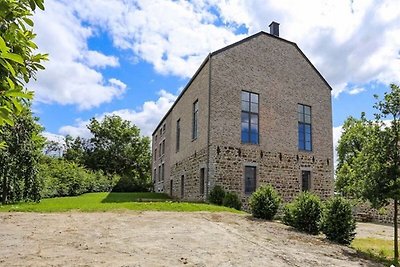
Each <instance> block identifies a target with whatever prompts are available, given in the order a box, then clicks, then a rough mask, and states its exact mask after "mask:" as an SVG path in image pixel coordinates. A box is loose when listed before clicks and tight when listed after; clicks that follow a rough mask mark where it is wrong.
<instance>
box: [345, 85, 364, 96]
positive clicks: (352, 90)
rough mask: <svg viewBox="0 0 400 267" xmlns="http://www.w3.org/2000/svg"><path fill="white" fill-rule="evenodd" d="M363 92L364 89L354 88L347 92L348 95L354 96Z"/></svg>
mask: <svg viewBox="0 0 400 267" xmlns="http://www.w3.org/2000/svg"><path fill="white" fill-rule="evenodd" d="M364 91H365V88H362V87H356V88H353V89H351V90H349V91H348V93H349V95H356V94H359V93H362V92H364Z"/></svg>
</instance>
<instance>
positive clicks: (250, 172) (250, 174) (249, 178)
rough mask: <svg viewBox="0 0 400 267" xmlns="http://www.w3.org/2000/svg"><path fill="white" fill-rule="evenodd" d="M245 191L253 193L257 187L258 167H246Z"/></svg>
mask: <svg viewBox="0 0 400 267" xmlns="http://www.w3.org/2000/svg"><path fill="white" fill-rule="evenodd" d="M244 179H245V181H244V182H245V193H252V192H254V190H255V187H256V168H255V167H245V177H244Z"/></svg>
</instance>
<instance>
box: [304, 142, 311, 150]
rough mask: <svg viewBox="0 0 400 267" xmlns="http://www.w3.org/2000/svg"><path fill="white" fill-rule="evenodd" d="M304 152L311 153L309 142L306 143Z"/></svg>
mask: <svg viewBox="0 0 400 267" xmlns="http://www.w3.org/2000/svg"><path fill="white" fill-rule="evenodd" d="M305 150H307V151H311V142H306V145H305Z"/></svg>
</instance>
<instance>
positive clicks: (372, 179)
mask: <svg viewBox="0 0 400 267" xmlns="http://www.w3.org/2000/svg"><path fill="white" fill-rule="evenodd" d="M390 89H391V90H390V91H389V92H387V93H385V94H384V98H383V100H380V101H378V102H377V103H376V104H375V105H374V107H375V108H376V109H377V111H378V113H377V114H375V117H376V118H375V121H374V122H369V123H366V124H365V125H364V128H362V127H361V128H362V130H361V133H360V135H361V134H362V135H364V137H365V140H364V142H363V143H362V147H361V148H360V150H359V151H358V152H357V153H356V154H355V155H353V154H352V150H351V149H349V148H347V149H345V150H344V151H343V154H339V162H340V161H343V162H345V163H346V164H347V166H346V165H345V164H343V165H340V166H338V167H339V168H338V170H337V173H338V174H340V175H341V176H342V177H341V179H342V180H343V181H346V184H347V185H346V186H347V188H351V187H353V188H356V187H359V188H360V190H359V193H360V194H359V195H360V197H362V198H363V199H366V200H369V201H370V202H371V203H372V205H373V206H374V207H375V208H379V207H382V206H385V205H387V204H389V202H390V201H392V202H393V207H394V214H393V222H394V242H393V243H394V258H395V261H396V262H398V258H399V252H398V218H397V215H398V202H399V196H400V148H399V145H400V140H399V136H400V133H399V131H400V88H399V86H398V85H395V84H391V85H390ZM375 97H376V98H377V99H378V97H377V96H375ZM384 120H386V123H385V122H384ZM363 131H365V132H363ZM365 133H367V134H365ZM346 135H347V132H346V131H345V133H344V136H346ZM364 137H362V139H363V138H364ZM354 138H356V137H354ZM357 138H361V137H360V136H359V135H358V136H357ZM341 142H342V140H341V141H340V143H341ZM340 143H339V144H340ZM345 156H348V157H347V158H346V157H345ZM349 159H351V160H349ZM346 169H347V170H346ZM343 184H345V183H343ZM339 187H340V188H342V186H341V185H339ZM353 191H357V190H353Z"/></svg>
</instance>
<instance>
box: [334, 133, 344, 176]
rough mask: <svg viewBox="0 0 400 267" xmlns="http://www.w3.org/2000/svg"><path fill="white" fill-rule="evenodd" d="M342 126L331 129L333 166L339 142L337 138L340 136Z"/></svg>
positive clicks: (335, 163)
mask: <svg viewBox="0 0 400 267" xmlns="http://www.w3.org/2000/svg"><path fill="white" fill-rule="evenodd" d="M342 127H343V126H342V125H340V126H337V127H333V128H332V131H333V162H334V165H333V166H335V168H336V165H337V160H338V156H337V151H336V149H337V146H338V143H339V139H340V137H341V136H342V130H343V129H342Z"/></svg>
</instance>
